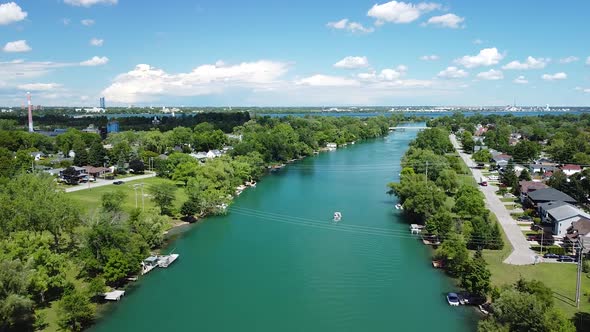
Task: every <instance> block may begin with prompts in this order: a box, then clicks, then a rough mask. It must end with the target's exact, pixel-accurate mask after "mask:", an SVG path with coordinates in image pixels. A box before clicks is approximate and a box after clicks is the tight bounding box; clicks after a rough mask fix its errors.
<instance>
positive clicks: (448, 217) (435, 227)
mask: <svg viewBox="0 0 590 332" xmlns="http://www.w3.org/2000/svg"><path fill="white" fill-rule="evenodd" d="M454 224H455V221H454V219H453V215H452V214H451V213H450V212H449V211H448V210H446V209H441V210H439V211H438V212H436V213H435V214H434V215H433V216H432V217H430V218H428V220H426V231H427V232H428V234H432V235H438V236H440V237H441V238H443V239H445V238H447V236H448V235H449V233H451V232H452V231H453V226H454Z"/></svg>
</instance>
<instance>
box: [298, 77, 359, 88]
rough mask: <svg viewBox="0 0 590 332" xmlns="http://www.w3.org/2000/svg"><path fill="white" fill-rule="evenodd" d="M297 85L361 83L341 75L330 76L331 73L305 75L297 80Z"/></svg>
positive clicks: (349, 84) (346, 84)
mask: <svg viewBox="0 0 590 332" xmlns="http://www.w3.org/2000/svg"><path fill="white" fill-rule="evenodd" d="M295 84H297V85H308V86H332V87H339V86H358V85H360V83H359V82H358V81H357V80H354V79H350V78H346V77H341V76H330V75H321V74H318V75H313V76H310V77H305V78H302V79H300V80H297V81H295Z"/></svg>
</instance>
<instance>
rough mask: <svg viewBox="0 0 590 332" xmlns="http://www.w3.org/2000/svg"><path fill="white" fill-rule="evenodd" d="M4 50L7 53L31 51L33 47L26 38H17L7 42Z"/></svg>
mask: <svg viewBox="0 0 590 332" xmlns="http://www.w3.org/2000/svg"><path fill="white" fill-rule="evenodd" d="M2 50H3V51H4V52H7V53H24V52H30V51H31V50H33V49H32V48H31V47H30V46H29V45H28V44H27V41H26V40H17V41H13V42H8V43H6V45H4V48H2Z"/></svg>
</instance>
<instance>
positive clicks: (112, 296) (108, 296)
mask: <svg viewBox="0 0 590 332" xmlns="http://www.w3.org/2000/svg"><path fill="white" fill-rule="evenodd" d="M123 295H125V291H122V290H114V291H112V292H108V293H104V299H105V300H107V301H119V300H121V298H122V297H123Z"/></svg>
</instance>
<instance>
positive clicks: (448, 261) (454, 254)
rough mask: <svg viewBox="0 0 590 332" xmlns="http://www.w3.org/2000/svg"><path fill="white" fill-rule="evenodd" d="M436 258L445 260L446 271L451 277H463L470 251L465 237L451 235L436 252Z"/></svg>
mask: <svg viewBox="0 0 590 332" xmlns="http://www.w3.org/2000/svg"><path fill="white" fill-rule="evenodd" d="M435 257H437V258H438V259H442V260H444V262H445V267H446V270H447V272H448V273H449V274H450V275H451V276H455V277H456V276H461V275H462V274H463V271H465V267H466V264H467V262H468V261H469V251H467V247H466V246H465V240H464V239H463V236H461V235H459V234H456V233H451V234H450V235H449V237H448V238H447V239H446V240H445V241H444V242H443V243H442V244H441V246H440V247H439V248H438V249H437V250H436V253H435Z"/></svg>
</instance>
